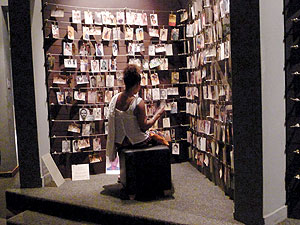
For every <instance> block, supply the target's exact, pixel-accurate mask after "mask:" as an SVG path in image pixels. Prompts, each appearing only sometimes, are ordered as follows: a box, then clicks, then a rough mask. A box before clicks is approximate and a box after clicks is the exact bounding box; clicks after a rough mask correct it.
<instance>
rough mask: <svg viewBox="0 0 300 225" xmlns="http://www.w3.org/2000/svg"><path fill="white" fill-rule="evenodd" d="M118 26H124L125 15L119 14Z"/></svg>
mask: <svg viewBox="0 0 300 225" xmlns="http://www.w3.org/2000/svg"><path fill="white" fill-rule="evenodd" d="M117 24H119V25H122V24H125V13H124V12H117Z"/></svg>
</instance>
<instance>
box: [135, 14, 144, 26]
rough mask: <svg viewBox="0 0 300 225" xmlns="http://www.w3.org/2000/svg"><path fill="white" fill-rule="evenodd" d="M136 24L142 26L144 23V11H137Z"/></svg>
mask: <svg viewBox="0 0 300 225" xmlns="http://www.w3.org/2000/svg"><path fill="white" fill-rule="evenodd" d="M135 25H137V26H142V25H143V21H142V13H136V20H135Z"/></svg>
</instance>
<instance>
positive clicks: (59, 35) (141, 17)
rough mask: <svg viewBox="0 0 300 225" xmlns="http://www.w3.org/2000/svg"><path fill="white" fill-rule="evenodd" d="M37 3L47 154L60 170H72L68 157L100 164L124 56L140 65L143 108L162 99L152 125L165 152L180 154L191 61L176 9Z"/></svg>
mask: <svg viewBox="0 0 300 225" xmlns="http://www.w3.org/2000/svg"><path fill="white" fill-rule="evenodd" d="M43 4H44V7H43V17H44V48H45V55H46V74H47V90H48V105H49V127H50V139H51V154H52V157H53V158H54V160H55V162H56V164H57V165H58V167H59V169H60V171H61V172H62V174H63V176H64V177H71V165H73V164H84V163H88V164H90V172H91V174H95V173H103V172H105V148H106V135H107V124H108V123H107V112H108V104H109V102H110V100H111V98H112V96H113V95H115V94H117V93H118V92H120V91H122V90H124V83H123V69H124V68H125V67H126V65H128V64H136V65H138V66H139V67H140V68H141V69H142V73H141V76H142V82H141V85H142V88H141V91H140V93H139V95H140V96H141V97H142V98H143V99H144V101H145V103H146V112H147V115H148V116H149V117H151V116H152V115H153V114H154V113H155V111H156V110H157V108H158V107H159V106H160V105H162V104H164V105H165V109H166V113H165V116H164V117H163V118H161V119H160V120H159V121H158V123H157V124H155V125H154V127H153V129H154V130H156V132H158V133H159V134H161V135H162V136H164V137H165V138H166V139H167V140H168V141H169V143H170V149H171V152H172V160H173V161H183V160H187V159H188V148H187V143H186V138H187V136H186V131H187V129H188V127H189V122H188V120H187V117H186V94H185V91H186V86H187V82H188V81H187V77H186V72H187V71H189V70H191V68H188V67H187V66H186V54H187V48H186V38H185V29H186V28H185V26H183V25H182V24H180V23H181V22H180V21H181V18H180V17H182V11H180V10H179V11H177V10H174V11H163V10H156V11H155V10H147V9H129V8H109V9H108V8H103V7H102V6H101V3H99V7H97V8H95V7H89V6H88V5H87V6H86V5H85V6H78V5H62V4H59V3H58V2H57V1H47V2H46V1H44V2H43ZM101 7H102V8H101ZM184 12H185V13H186V11H184Z"/></svg>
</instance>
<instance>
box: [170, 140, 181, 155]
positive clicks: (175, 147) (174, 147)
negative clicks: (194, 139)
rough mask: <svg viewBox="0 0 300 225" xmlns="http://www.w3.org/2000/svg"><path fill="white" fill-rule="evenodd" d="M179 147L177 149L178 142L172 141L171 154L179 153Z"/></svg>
mask: <svg viewBox="0 0 300 225" xmlns="http://www.w3.org/2000/svg"><path fill="white" fill-rule="evenodd" d="M179 153H180V149H179V143H176V142H175V143H172V154H173V155H179Z"/></svg>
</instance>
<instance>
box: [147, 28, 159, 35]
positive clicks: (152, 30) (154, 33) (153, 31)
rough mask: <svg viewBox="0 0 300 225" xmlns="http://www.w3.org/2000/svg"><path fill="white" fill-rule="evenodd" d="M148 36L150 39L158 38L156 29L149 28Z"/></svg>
mask: <svg viewBox="0 0 300 225" xmlns="http://www.w3.org/2000/svg"><path fill="white" fill-rule="evenodd" d="M149 36H150V37H159V33H158V29H155V28H149Z"/></svg>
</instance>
